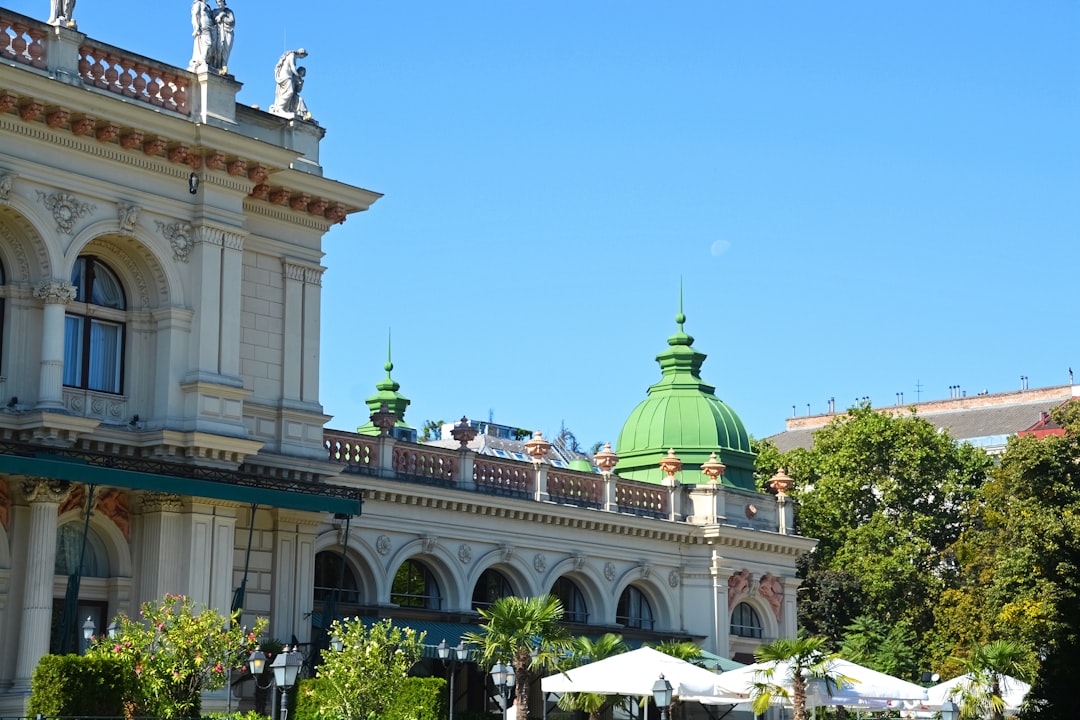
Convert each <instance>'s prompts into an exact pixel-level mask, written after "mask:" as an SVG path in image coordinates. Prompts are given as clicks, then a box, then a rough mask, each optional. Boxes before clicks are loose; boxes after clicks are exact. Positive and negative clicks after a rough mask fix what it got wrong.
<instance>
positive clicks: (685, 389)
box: [615, 298, 754, 490]
mask: <svg viewBox="0 0 1080 720" xmlns="http://www.w3.org/2000/svg"><path fill="white" fill-rule="evenodd" d="M675 322H676V323H677V324H678V331H677V332H676V333H675V334H674V335H672V336H671V337H670V338H668V348H667V349H666V350H664V351H663V352H662V353H660V354H659V355H657V356H656V361H657V362H658V363H660V370H661V373H662V376H661V378H660V381H659V382H657V383H656V384H655V385H653V386H652V387H650V388H649V396H648V397H647V398H645V399H644V400H642V401H641V403H640V404H639V405H638V406H637V407H636V408H634V411H633V412H632V413H630V417H629V418H627V420H626V422H625V423H624V424H623V428H622V432H621V433H619V441H618V443H617V447H616V449H615V452H616V453H617V454H618V456H619V463H618V465H616V466H615V472H616V473H617V474H618V475H619V476H620V477H623V478H628V479H631V480H644V481H646V482H655V483H659V482H661V481H663V480H664V473H663V471H661V470H660V466H659V462H660V459H661V458H663V457H664V456H665V455H666V454H667V451H668V448H674V450H675V455H676V456H678V458H679V459H680V460H682V463H683V469H682V472H681V473H679V474H678V475H677V476H676V477H677V479H678V480H679V481H680V482H682V483H702V482H708V478H706V477H705V476H704V475H702V474H701V464H702V463H704V462H708V460H709V454H710V453H713V452H715V453H717V455H718V456H719V457H720V461H721V462H723V463H724V465H726V466H727V470H726V471H725V472H724V476H723V478H722V479H721V481H722V482H723V484H724V485H728V486H730V487H738V488H742V489H744V490H753V489H754V453H753V452H752V451H751V450H750V435H749V434H748V433H747V432H746V427H745V426H744V425H743V422H742V420H740V419H739V416H738V415H736V414H735V411H734V410H732V409H731V408H730V407H728V406H727V404H726V403H724V402H723V401H722V400H720V399H719V398H718V397H716V395H714V394H713V393H714V392H715V390H716V388H714V387H713V386H711V385H707V384H706V383H705V382H704V381H703V380H702V379H701V365H702V363H703V362H705V357H706V356H705V353H702V352H698V351H697V350H695V349H694V348H693V343H694V338H692V337H691V336H689V335H687V334H686V332H684V330H683V324H684V323H685V322H686V316H685V315H683V313H682V300H681V298H680V301H679V314H678V315H676V316H675Z"/></svg>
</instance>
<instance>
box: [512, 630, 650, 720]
mask: <svg viewBox="0 0 1080 720" xmlns="http://www.w3.org/2000/svg"><path fill="white" fill-rule="evenodd" d="M629 649H630V646H629V645H627V644H626V642H624V641H623V638H622V635H616V634H615V633H605V634H604V635H601V636H600V637H599V638H597V639H596V640H593V639H591V638H588V637H578V638H574V639H573V644H572V645H571V647H570V657H569V658H568V660H567V661H566V662H563V663H562V667H561V669H562V670H571V669H573V668H576V667H581V666H582V665H588V664H589V663H594V662H597V661H598V660H604V659H605V658H609V657H613V656H615V655H621V654H622V653H624V652H626V651H627V650H629ZM625 700H626V697H625V696H622V695H600V694H599V693H563V694H562V695H561V696H560V697H559V707H560V708H562V709H563V710H579V711H581V712H583V713H587V714H588V716H589V720H599V719H600V715H601V714H602V713H603V712H604V711H605V710H607V709H608V708H610V707H615V706H618V705H620V704H622V703H623V702H624V701H625ZM519 711H520V708H519Z"/></svg>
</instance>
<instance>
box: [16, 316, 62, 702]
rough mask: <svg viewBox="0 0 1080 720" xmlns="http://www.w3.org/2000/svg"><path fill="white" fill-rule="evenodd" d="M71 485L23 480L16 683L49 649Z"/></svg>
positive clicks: (26, 682) (23, 681)
mask: <svg viewBox="0 0 1080 720" xmlns="http://www.w3.org/2000/svg"><path fill="white" fill-rule="evenodd" d="M62 307H63V306H61V308H62ZM69 488H70V483H67V482H65V481H63V480H53V479H50V478H28V479H26V480H25V481H24V482H23V487H22V491H23V495H24V496H25V497H26V499H27V501H28V502H29V503H30V523H29V529H28V530H29V531H28V533H27V535H26V566H25V567H26V570H25V572H26V577H25V579H24V584H23V606H22V627H21V628H20V632H19V657H18V661H17V663H16V670H15V685H16V686H22V685H29V684H30V678H31V676H32V675H33V674H34V668H36V667H37V664H38V660H40V659H41V657H42V656H43V655H45V654H47V653H48V652H49V637H50V635H51V632H50V631H51V628H52V606H53V574H54V572H55V567H56V514H57V510H58V508H59V506H60V501H61V500H63V499H64V496H66V495H67V493H68V489H69Z"/></svg>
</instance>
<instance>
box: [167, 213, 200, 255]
mask: <svg viewBox="0 0 1080 720" xmlns="http://www.w3.org/2000/svg"><path fill="white" fill-rule="evenodd" d="M156 222H157V226H158V230H159V231H160V232H161V234H162V235H163V236H164V237H165V239H166V240H168V241H169V245H171V246H172V249H173V258H175V259H176V260H177V261H179V262H183V263H186V262H187V261H188V255H190V254H191V248H192V246H193V245H194V244H195V243H194V241H193V240H192V234H193V231H192V228H191V225H190V224H189V223H186V222H174V223H171V224H169V225H166V224H165V223H163V222H161V221H160V220H157V221H156ZM199 230H202V228H199Z"/></svg>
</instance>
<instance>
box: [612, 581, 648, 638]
mask: <svg viewBox="0 0 1080 720" xmlns="http://www.w3.org/2000/svg"><path fill="white" fill-rule="evenodd" d="M615 622H617V623H621V624H622V625H624V626H625V627H629V628H639V629H641V630H652V629H653V613H652V607H651V606H650V605H649V600H648V598H646V597H645V594H644V593H643V592H641V591H640V590H638V589H637V588H636V587H634V586H633V585H631V586H630V587H628V588H626V589H625V590H623V592H622V595H620V596H619V605H618V606H617V607H616V608H615Z"/></svg>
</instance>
